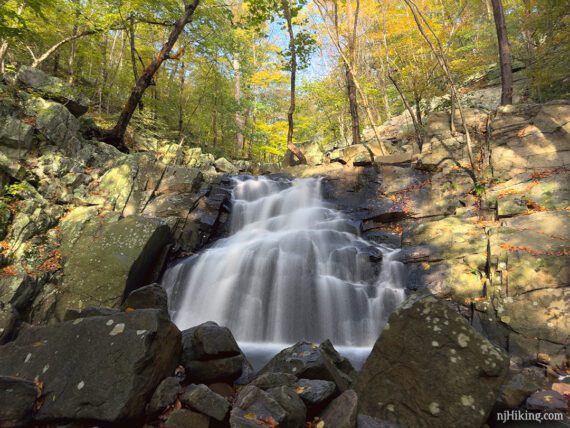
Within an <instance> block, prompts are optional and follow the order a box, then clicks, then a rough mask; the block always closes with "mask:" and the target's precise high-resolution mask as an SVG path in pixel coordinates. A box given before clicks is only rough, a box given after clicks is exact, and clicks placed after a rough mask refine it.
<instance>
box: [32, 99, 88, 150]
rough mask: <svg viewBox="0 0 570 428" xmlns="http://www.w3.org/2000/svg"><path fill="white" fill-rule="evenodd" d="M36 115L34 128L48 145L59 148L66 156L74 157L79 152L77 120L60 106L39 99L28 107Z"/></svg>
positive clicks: (78, 126)
mask: <svg viewBox="0 0 570 428" xmlns="http://www.w3.org/2000/svg"><path fill="white" fill-rule="evenodd" d="M28 108H29V109H31V110H32V112H31V113H32V114H35V115H36V128H37V129H38V130H39V131H40V132H41V133H42V134H43V135H44V136H45V137H46V138H47V139H48V141H49V142H50V143H52V144H53V145H55V146H57V147H59V148H61V149H62V150H64V151H65V153H66V154H67V155H71V156H76V155H77V154H78V153H79V151H80V150H81V145H82V144H81V140H80V139H79V128H80V124H79V120H77V118H76V117H75V116H73V115H72V114H71V113H70V112H69V110H67V109H66V108H65V107H64V106H62V105H61V104H57V103H54V102H51V101H45V100H42V99H41V98H40V99H36V100H34V101H33V102H32V103H31V104H30V106H29V107H28Z"/></svg>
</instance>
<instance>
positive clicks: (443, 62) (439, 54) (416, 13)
mask: <svg viewBox="0 0 570 428" xmlns="http://www.w3.org/2000/svg"><path fill="white" fill-rule="evenodd" d="M404 2H405V3H406V5H407V6H408V8H409V10H410V11H411V12H412V16H413V18H414V21H415V22H416V26H417V27H418V30H419V31H420V33H421V35H422V37H423V38H424V40H425V41H426V43H427V44H428V45H429V47H430V49H431V51H432V52H433V54H434V55H435V57H436V59H437V62H438V64H439V65H440V67H441V69H442V70H443V72H444V74H445V77H446V78H447V81H448V82H449V87H450V89H451V96H452V97H455V102H456V104H457V108H458V110H459V116H460V117H461V123H462V124H463V128H464V130H465V143H466V146H467V155H468V157H469V163H470V164H471V171H472V173H473V175H472V178H473V181H474V182H475V183H477V175H476V169H475V160H474V158H473V149H472V147H471V135H470V133H469V129H468V127H467V120H466V119H465V114H464V112H463V106H462V105H461V101H460V99H459V93H458V92H457V88H456V87H455V82H454V80H453V76H452V75H451V71H450V70H449V66H448V64H447V59H446V57H445V52H444V50H443V47H442V45H441V41H440V39H439V37H437V35H436V34H435V32H434V31H433V29H432V28H431V26H430V25H429V23H428V22H427V20H426V18H425V17H424V15H423V14H422V12H421V11H420V9H419V8H418V6H417V5H416V3H415V2H414V1H413V0H404ZM424 25H425V26H426V27H427V28H428V30H429V31H430V33H431V34H432V35H433V37H434V38H435V40H436V43H437V48H436V47H435V46H434V44H433V43H432V41H431V39H430V38H429V36H428V35H427V33H426V31H425V29H424Z"/></svg>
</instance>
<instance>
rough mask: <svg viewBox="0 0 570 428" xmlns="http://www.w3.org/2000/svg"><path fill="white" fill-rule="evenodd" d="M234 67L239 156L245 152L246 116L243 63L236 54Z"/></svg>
mask: <svg viewBox="0 0 570 428" xmlns="http://www.w3.org/2000/svg"><path fill="white" fill-rule="evenodd" d="M233 68H234V99H235V102H236V105H237V110H236V119H235V121H236V149H237V152H238V156H239V155H241V153H242V152H243V144H244V138H243V128H244V122H245V121H244V117H243V114H242V111H241V70H240V68H241V64H240V61H239V56H238V55H237V54H236V55H235V57H234V60H233Z"/></svg>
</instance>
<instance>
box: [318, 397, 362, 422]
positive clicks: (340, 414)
mask: <svg viewBox="0 0 570 428" xmlns="http://www.w3.org/2000/svg"><path fill="white" fill-rule="evenodd" d="M357 410H358V396H357V395H356V392H354V391H353V390H352V389H349V390H347V391H345V392H343V393H342V394H341V395H340V396H339V397H337V398H336V399H334V400H333V401H332V403H331V404H329V405H328V406H327V408H326V409H325V410H324V411H323V413H322V414H321V419H322V420H323V421H324V422H325V427H335V428H355V427H356V416H357Z"/></svg>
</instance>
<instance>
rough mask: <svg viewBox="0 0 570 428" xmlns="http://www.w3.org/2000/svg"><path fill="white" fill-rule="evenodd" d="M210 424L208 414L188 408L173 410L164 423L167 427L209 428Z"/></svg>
mask: <svg viewBox="0 0 570 428" xmlns="http://www.w3.org/2000/svg"><path fill="white" fill-rule="evenodd" d="M209 426H210V418H209V417H208V416H206V415H202V414H200V413H196V412H192V411H190V410H186V409H178V410H175V411H174V412H172V413H171V414H170V416H169V417H168V419H167V420H166V423H165V424H164V427H165V428H208V427H209Z"/></svg>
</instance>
